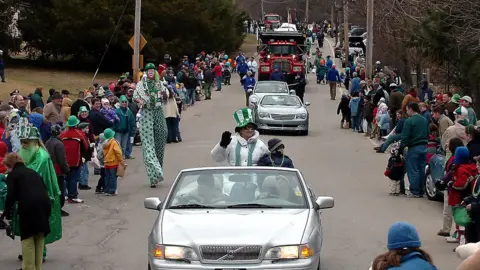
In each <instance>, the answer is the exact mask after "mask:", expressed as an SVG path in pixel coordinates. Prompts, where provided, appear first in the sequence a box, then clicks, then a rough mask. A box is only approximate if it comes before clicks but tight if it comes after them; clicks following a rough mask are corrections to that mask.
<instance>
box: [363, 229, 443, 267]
mask: <svg viewBox="0 0 480 270" xmlns="http://www.w3.org/2000/svg"><path fill="white" fill-rule="evenodd" d="M421 246H422V242H421V241H420V238H419V237H418V232H417V230H416V229H415V227H414V226H413V225H411V224H409V223H407V222H403V221H402V222H396V223H394V224H392V225H391V226H390V229H389V230H388V244H387V248H388V252H386V253H384V254H381V255H379V256H377V257H376V258H375V259H374V260H373V263H372V267H371V268H370V269H372V270H385V269H394V268H395V269H422V270H436V269H437V268H436V267H435V266H434V265H433V262H432V258H431V256H430V255H429V254H428V253H427V252H425V251H424V250H422V249H421V248H420V247H421Z"/></svg>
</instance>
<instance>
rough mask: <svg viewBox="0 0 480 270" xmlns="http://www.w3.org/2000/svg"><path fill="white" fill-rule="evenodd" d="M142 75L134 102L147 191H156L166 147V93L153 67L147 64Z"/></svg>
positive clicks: (161, 178)
mask: <svg viewBox="0 0 480 270" xmlns="http://www.w3.org/2000/svg"><path fill="white" fill-rule="evenodd" d="M144 72H145V74H146V76H144V77H143V78H142V79H141V80H140V81H139V82H138V83H137V86H136V89H135V92H134V94H133V98H134V100H135V101H136V102H138V103H140V105H142V113H141V114H142V116H141V118H140V137H141V140H142V151H143V162H144V164H145V168H146V170H147V176H148V179H149V180H150V187H152V188H155V187H156V185H157V184H158V183H159V182H161V181H163V169H162V168H163V157H164V153H165V144H166V143H167V123H166V121H165V116H164V115H163V104H164V103H165V102H166V101H167V99H168V91H167V89H166V88H165V87H164V86H163V84H162V82H161V80H160V76H159V74H158V72H157V70H156V67H155V65H154V64H152V63H149V64H147V65H146V66H145V71H144Z"/></svg>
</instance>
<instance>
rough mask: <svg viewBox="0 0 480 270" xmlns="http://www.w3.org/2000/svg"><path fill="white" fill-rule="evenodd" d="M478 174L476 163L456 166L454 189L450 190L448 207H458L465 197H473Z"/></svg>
mask: <svg viewBox="0 0 480 270" xmlns="http://www.w3.org/2000/svg"><path fill="white" fill-rule="evenodd" d="M477 174H478V171H477V166H476V164H474V163H471V164H460V165H455V169H454V170H453V184H452V188H450V189H449V190H448V205H450V206H455V205H458V204H460V203H462V201H463V199H464V198H465V197H467V196H470V195H471V193H472V190H471V187H473V186H474V184H475V176H477Z"/></svg>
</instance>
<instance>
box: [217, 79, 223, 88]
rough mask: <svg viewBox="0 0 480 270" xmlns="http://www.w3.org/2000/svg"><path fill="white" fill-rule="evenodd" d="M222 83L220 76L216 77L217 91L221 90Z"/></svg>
mask: <svg viewBox="0 0 480 270" xmlns="http://www.w3.org/2000/svg"><path fill="white" fill-rule="evenodd" d="M222 82H223V78H222V76H218V77H217V91H218V90H222Z"/></svg>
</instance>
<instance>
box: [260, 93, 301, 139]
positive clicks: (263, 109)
mask: <svg viewBox="0 0 480 270" xmlns="http://www.w3.org/2000/svg"><path fill="white" fill-rule="evenodd" d="M309 105H310V103H309V102H305V104H304V103H302V101H301V100H300V98H299V97H297V96H295V95H278V94H277V95H265V96H263V98H262V99H261V100H260V102H259V103H258V104H256V103H255V104H254V107H253V116H254V118H255V123H256V124H257V128H258V130H259V131H260V132H261V131H266V130H270V131H272V130H280V131H296V132H299V133H300V134H302V135H308V122H309V115H308V111H307V106H309Z"/></svg>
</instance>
